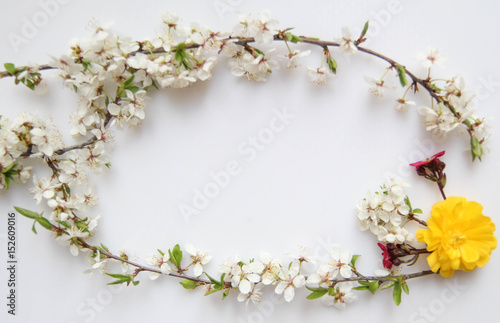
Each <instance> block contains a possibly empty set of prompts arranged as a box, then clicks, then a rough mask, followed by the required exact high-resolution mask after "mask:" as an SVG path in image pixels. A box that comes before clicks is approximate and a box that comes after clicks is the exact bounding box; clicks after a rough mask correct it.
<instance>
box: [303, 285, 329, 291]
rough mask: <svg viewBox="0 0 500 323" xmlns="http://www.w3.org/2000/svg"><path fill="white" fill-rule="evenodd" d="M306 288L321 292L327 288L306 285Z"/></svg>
mask: <svg viewBox="0 0 500 323" xmlns="http://www.w3.org/2000/svg"><path fill="white" fill-rule="evenodd" d="M306 288H307V289H309V290H310V291H311V292H322V291H324V290H327V289H326V288H323V287H309V286H306Z"/></svg>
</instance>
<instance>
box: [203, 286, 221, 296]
mask: <svg viewBox="0 0 500 323" xmlns="http://www.w3.org/2000/svg"><path fill="white" fill-rule="evenodd" d="M221 289H222V287H220V286H214V288H213V289H211V290H209V291H208V292H206V293H205V295H204V296H208V295H210V294H213V293H217V292H220V290H221Z"/></svg>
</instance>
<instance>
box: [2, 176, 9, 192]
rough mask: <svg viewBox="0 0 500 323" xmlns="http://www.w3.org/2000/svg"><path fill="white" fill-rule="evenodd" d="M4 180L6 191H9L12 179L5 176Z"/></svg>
mask: <svg viewBox="0 0 500 323" xmlns="http://www.w3.org/2000/svg"><path fill="white" fill-rule="evenodd" d="M2 176H3V175H2ZM4 178H5V189H7V190H8V189H9V188H10V177H9V176H4Z"/></svg>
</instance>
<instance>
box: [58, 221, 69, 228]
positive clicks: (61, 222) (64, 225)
mask: <svg viewBox="0 0 500 323" xmlns="http://www.w3.org/2000/svg"><path fill="white" fill-rule="evenodd" d="M56 222H57V223H59V224H60V225H62V226H63V227H65V228H66V229H69V228H71V225H69V223H68V222H66V221H59V220H56Z"/></svg>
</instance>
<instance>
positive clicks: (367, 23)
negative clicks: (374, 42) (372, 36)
mask: <svg viewBox="0 0 500 323" xmlns="http://www.w3.org/2000/svg"><path fill="white" fill-rule="evenodd" d="M369 27H370V21H369V20H368V21H367V22H365V26H364V27H363V31H362V32H361V35H360V36H359V39H363V37H365V35H366V33H367V32H368V28H369Z"/></svg>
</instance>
